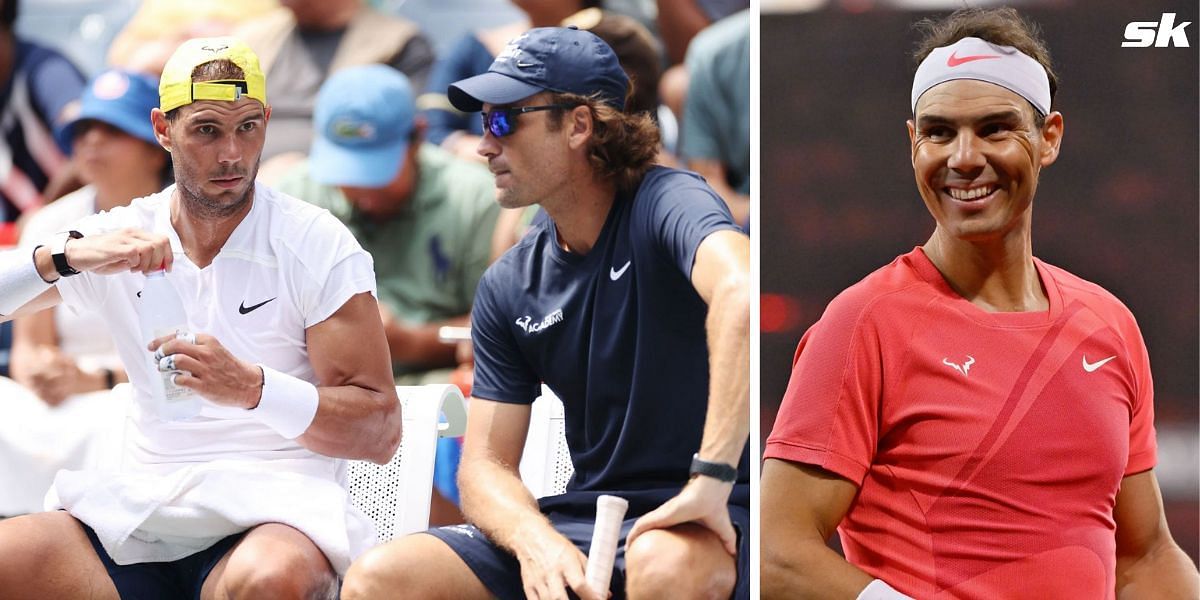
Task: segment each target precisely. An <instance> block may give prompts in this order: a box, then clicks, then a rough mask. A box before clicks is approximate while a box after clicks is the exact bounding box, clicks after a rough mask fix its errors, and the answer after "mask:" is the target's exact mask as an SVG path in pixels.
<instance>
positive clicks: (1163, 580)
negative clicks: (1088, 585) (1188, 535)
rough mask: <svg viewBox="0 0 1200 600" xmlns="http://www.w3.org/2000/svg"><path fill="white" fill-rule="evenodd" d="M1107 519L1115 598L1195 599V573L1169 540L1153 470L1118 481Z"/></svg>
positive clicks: (1199, 593) (1198, 590) (1199, 584)
mask: <svg viewBox="0 0 1200 600" xmlns="http://www.w3.org/2000/svg"><path fill="white" fill-rule="evenodd" d="M1113 516H1114V518H1115V519H1116V522H1117V597H1118V598H1151V599H1154V598H1180V599H1183V598H1197V597H1200V574H1198V573H1197V572H1196V565H1194V564H1192V561H1191V559H1189V558H1188V556H1187V554H1185V553H1184V552H1183V550H1181V549H1180V548H1179V546H1178V545H1177V544H1176V543H1175V540H1174V539H1172V538H1171V532H1170V530H1169V529H1168V528H1167V518H1166V515H1164V514H1163V505H1162V495H1161V493H1160V492H1159V489H1158V480H1157V479H1156V478H1155V477H1154V471H1153V470H1150V471H1143V472H1141V473H1137V474H1134V475H1130V476H1128V477H1125V478H1124V479H1122V480H1121V490H1120V491H1119V492H1117V506H1116V508H1115V509H1114V511H1113Z"/></svg>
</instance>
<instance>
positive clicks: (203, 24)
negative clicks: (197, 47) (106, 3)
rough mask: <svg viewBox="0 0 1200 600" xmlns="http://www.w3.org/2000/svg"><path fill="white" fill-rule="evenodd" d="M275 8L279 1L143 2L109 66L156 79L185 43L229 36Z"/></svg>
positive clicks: (117, 42)
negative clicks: (148, 74)
mask: <svg viewBox="0 0 1200 600" xmlns="http://www.w3.org/2000/svg"><path fill="white" fill-rule="evenodd" d="M278 7H279V2H278V0H189V1H187V2H183V1H181V0H142V4H141V6H140V7H138V10H137V12H136V13H134V15H133V17H131V18H130V19H129V22H128V23H126V24H125V26H124V27H123V28H122V29H121V32H120V33H118V34H117V37H116V38H115V39H113V42H112V46H110V47H109V49H108V64H109V65H111V66H113V67H115V68H123V69H128V70H130V71H137V72H141V73H150V74H153V75H156V76H157V75H158V74H160V73H162V69H163V65H164V64H166V62H167V58H168V57H170V56H171V53H172V52H175V49H176V48H178V47H179V44H181V43H183V41H184V40H188V39H191V38H194V37H214V36H221V35H228V34H229V33H230V32H231V31H233V30H234V28H235V27H237V26H238V24H240V23H242V22H244V21H247V20H250V19H254V18H257V17H260V16H262V15H265V14H267V13H268V12H270V11H272V10H275V9H277V8H278Z"/></svg>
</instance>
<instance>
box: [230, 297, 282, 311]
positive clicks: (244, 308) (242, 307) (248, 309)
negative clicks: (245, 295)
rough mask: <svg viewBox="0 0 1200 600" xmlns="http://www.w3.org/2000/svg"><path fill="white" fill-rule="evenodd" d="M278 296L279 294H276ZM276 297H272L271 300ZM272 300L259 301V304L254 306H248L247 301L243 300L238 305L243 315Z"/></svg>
mask: <svg viewBox="0 0 1200 600" xmlns="http://www.w3.org/2000/svg"><path fill="white" fill-rule="evenodd" d="M278 297H279V296H275V298H278ZM275 298H271V300H274V299H275ZM271 300H263V301H262V302H259V303H258V304H255V305H254V306H246V301H245V300H243V301H242V303H241V304H239V305H238V312H240V313H242V314H243V315H244V314H248V313H249V312H250V311H253V310H255V309H257V308H258V307H260V306H262V305H264V304H266V303H268V302H270V301H271Z"/></svg>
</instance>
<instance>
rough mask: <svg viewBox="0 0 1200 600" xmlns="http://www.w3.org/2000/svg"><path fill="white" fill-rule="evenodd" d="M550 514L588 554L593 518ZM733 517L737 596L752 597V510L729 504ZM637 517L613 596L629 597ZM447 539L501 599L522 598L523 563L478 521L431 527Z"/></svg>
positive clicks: (621, 553) (629, 525) (627, 525)
mask: <svg viewBox="0 0 1200 600" xmlns="http://www.w3.org/2000/svg"><path fill="white" fill-rule="evenodd" d="M546 517H547V518H549V519H550V523H551V524H553V525H554V528H555V529H557V530H558V532H559V533H561V534H563V535H564V536H566V538H567V539H569V540H571V541H572V542H574V544H575V546H576V547H578V548H579V549H580V550H581V551H582V552H583V553H584V554H585V555H586V554H587V553H588V548H589V547H590V546H591V543H592V526H593V525H594V524H595V520H594V519H593V518H579V517H574V516H568V515H564V514H562V513H557V512H551V513H547V514H546ZM729 518H730V520H732V521H733V527H734V529H736V530H737V534H738V553H737V584H736V585H735V586H734V588H733V596H731V597H732V598H735V599H737V600H743V599H748V598H749V597H750V536H749V535H748V532H749V531H750V511H749V510H747V509H746V508H744V507H741V506H730V507H729ZM636 521H637V519H636V518H630V519H626V520H625V521H624V522H622V523H621V539H620V540H618V542H617V559H616V561H614V562H613V576H612V584H611V585H610V590H611V591H612V600H622V599H623V598H625V536H627V535H629V530H630V529H633V524H634V523H635V522H636ZM426 533H428V534H429V535H432V536H434V537H436V538H438V539H439V540H442V541H443V542H445V543H446V544H447V545H448V546H450V548H451V549H452V550H454V552H455V553H457V554H458V556H459V558H462V559H463V562H465V563H467V566H468V567H471V571H472V572H474V573H475V576H476V577H478V578H479V580H480V581H481V582H483V585H484V586H485V587H487V589H488V591H490V592H491V593H492V594H494V595H495V596H496V597H498V598H500V600H522V599H523V598H525V591H524V589H523V588H522V587H521V564H520V563H519V562H518V561H517V559H516V557H514V556H513V555H512V554H509V553H508V551H506V550H504V549H503V548H501V547H499V546H497V545H495V544H493V543H492V541H491V540H489V539H487V536H485V535H483V532H481V531H479V530H478V529H476V528H475V526H474V525H451V526H448V527H438V528H437V529H430V530H429V531H427V532H426Z"/></svg>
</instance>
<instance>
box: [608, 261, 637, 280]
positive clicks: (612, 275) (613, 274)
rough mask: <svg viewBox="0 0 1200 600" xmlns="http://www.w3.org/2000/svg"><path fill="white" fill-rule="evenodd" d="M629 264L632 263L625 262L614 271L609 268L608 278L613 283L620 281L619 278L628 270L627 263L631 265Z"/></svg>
mask: <svg viewBox="0 0 1200 600" xmlns="http://www.w3.org/2000/svg"><path fill="white" fill-rule="evenodd" d="M631 262H633V261H631V260H627V261H625V265H624V266H623V267H621V268H620V269H614V268H612V267H609V268H608V278H609V279H612V280H613V281H616V280H618V279H620V278H621V276H622V275H624V274H625V271H626V269H628V268H629V263H631Z"/></svg>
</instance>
